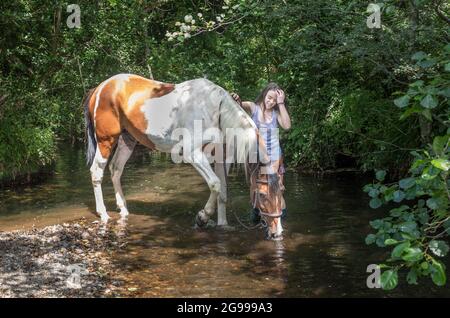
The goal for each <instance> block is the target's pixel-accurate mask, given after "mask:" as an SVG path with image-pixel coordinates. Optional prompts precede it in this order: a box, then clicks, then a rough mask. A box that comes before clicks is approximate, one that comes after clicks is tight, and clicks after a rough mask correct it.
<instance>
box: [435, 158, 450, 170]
mask: <svg viewBox="0 0 450 318" xmlns="http://www.w3.org/2000/svg"><path fill="white" fill-rule="evenodd" d="M431 164H432V165H433V166H435V167H436V168H438V169H441V170H443V171H448V169H450V161H449V160H446V159H434V160H432V161H431Z"/></svg>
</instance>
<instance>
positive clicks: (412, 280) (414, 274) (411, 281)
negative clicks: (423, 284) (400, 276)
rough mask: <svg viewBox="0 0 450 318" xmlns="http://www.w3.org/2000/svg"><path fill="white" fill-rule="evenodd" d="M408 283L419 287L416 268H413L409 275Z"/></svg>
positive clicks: (407, 277)
mask: <svg viewBox="0 0 450 318" xmlns="http://www.w3.org/2000/svg"><path fill="white" fill-rule="evenodd" d="M406 281H407V282H408V284H410V285H417V271H416V269H415V268H411V270H410V271H409V273H408V275H407V276H406Z"/></svg>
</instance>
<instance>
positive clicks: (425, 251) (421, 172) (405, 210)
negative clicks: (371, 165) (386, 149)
mask: <svg viewBox="0 0 450 318" xmlns="http://www.w3.org/2000/svg"><path fill="white" fill-rule="evenodd" d="M449 56H450V46H449V45H447V46H446V47H445V48H444V49H443V50H442V53H441V54H439V55H438V56H437V57H435V58H431V57H429V56H428V55H427V54H425V53H424V52H417V53H415V54H414V55H413V56H412V59H413V60H415V61H417V63H421V64H420V65H419V66H420V68H429V67H432V66H433V67H434V68H435V69H434V70H432V71H426V72H425V71H424V73H423V76H422V77H421V78H422V79H421V80H418V81H415V82H413V83H412V84H410V85H409V88H408V91H407V93H406V94H405V95H403V96H402V97H399V98H397V99H395V100H394V104H395V105H396V106H397V107H400V108H402V109H403V111H404V113H403V114H402V116H401V117H400V118H401V120H404V119H405V118H408V117H410V116H411V115H412V114H413V113H415V114H417V115H418V116H422V117H423V118H424V119H425V120H426V121H429V122H433V121H434V122H435V123H434V127H433V128H434V129H433V130H430V131H428V134H429V135H432V134H433V135H434V137H433V139H432V142H430V143H429V144H428V145H426V146H425V147H424V148H423V149H418V150H416V151H411V156H412V157H413V160H412V163H411V166H410V168H409V171H408V175H407V176H406V177H405V178H403V179H400V180H399V181H397V182H394V183H391V184H383V181H384V175H385V172H384V171H383V172H381V171H379V172H377V175H376V176H377V181H375V182H374V183H373V184H368V185H366V186H365V187H364V191H365V192H367V193H368V195H369V196H370V197H371V200H370V203H369V205H370V206H371V207H372V208H374V209H375V208H378V207H380V206H381V205H383V204H389V203H392V202H395V203H401V206H399V207H396V208H393V209H391V210H390V212H389V214H390V215H389V216H388V217H385V218H383V219H379V220H375V221H372V222H371V223H370V224H371V226H372V228H374V229H375V230H376V231H377V232H376V233H375V234H369V235H368V236H367V238H366V243H367V244H372V243H376V244H377V245H378V246H380V247H386V246H393V249H392V252H391V257H390V258H389V259H388V260H387V262H388V263H389V264H390V265H388V267H389V268H390V269H389V270H387V271H386V272H384V273H383V275H384V277H385V284H384V285H383V283H382V287H383V288H385V289H392V288H394V287H395V286H396V285H397V281H398V280H397V279H396V278H395V279H394V278H392V277H393V275H394V274H393V273H396V272H397V271H398V270H399V269H400V268H404V269H407V270H409V273H408V275H407V282H408V283H410V284H416V283H417V280H418V278H420V277H422V276H430V277H431V279H432V281H433V282H434V283H435V284H436V285H438V286H443V285H445V283H446V273H445V265H444V264H443V263H442V262H441V261H440V260H438V258H442V257H445V256H446V255H447V254H448V251H449V246H448V244H447V242H446V241H445V239H446V238H448V236H449V234H450V190H449V188H450V180H449V169H450V122H449V109H450V107H449V106H450V104H449V100H448V97H449V96H448V95H447V94H446V93H445V91H446V90H447V89H448V88H449V87H450V76H449V74H448V71H447V69H446V65H447V64H448V63H449ZM426 62H427V63H426ZM399 94H401V93H399ZM412 110H414V111H412ZM442 133H444V134H442ZM441 134H442V135H441ZM381 175H383V177H382V178H381V177H380V176H381ZM374 202H375V203H374ZM383 275H382V277H383ZM382 281H383V279H382Z"/></svg>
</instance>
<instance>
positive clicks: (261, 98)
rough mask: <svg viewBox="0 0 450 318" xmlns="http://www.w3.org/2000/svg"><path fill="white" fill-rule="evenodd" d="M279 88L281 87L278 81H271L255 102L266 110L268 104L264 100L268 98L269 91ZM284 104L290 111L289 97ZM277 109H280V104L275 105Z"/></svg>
mask: <svg viewBox="0 0 450 318" xmlns="http://www.w3.org/2000/svg"><path fill="white" fill-rule="evenodd" d="M277 89H281V87H280V86H279V85H278V84H277V83H275V82H270V83H269V84H267V86H266V87H265V88H264V89H263V90H262V91H261V93H260V94H259V95H258V97H257V98H256V100H255V104H259V105H262V107H263V108H264V109H263V111H264V110H266V104H265V102H264V100H265V98H266V95H267V93H268V92H269V91H271V90H277ZM285 93H286V92H285ZM284 106H285V107H286V111H287V112H289V110H288V103H287V99H285V100H284ZM275 110H276V111H278V112H279V111H280V110H279V109H278V104H277V105H275Z"/></svg>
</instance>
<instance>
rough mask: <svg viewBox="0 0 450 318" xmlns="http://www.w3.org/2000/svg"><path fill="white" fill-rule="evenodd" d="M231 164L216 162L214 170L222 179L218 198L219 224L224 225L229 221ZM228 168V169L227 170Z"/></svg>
mask: <svg viewBox="0 0 450 318" xmlns="http://www.w3.org/2000/svg"><path fill="white" fill-rule="evenodd" d="M229 168H230V164H227V163H219V162H216V163H215V164H214V172H215V173H216V175H217V176H218V177H219V180H220V194H219V197H218V198H217V225H218V226H222V227H227V226H228V221H227V211H226V208H227V179H226V175H227V174H228V170H229ZM225 169H226V171H225Z"/></svg>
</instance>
